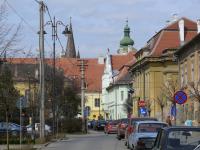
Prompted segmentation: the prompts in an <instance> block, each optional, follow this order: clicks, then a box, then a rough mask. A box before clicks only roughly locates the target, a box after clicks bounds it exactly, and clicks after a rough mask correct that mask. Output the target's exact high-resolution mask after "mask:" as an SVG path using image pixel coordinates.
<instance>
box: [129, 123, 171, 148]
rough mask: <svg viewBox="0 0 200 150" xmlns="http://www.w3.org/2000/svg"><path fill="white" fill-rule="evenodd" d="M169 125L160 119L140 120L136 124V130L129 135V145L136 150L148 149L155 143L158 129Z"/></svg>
mask: <svg viewBox="0 0 200 150" xmlns="http://www.w3.org/2000/svg"><path fill="white" fill-rule="evenodd" d="M166 126H168V124H167V123H164V122H160V121H138V122H135V124H134V131H133V132H132V133H131V134H130V136H129V137H128V143H127V144H128V147H129V148H130V149H134V150H140V149H148V148H151V147H152V146H153V144H154V141H155V139H156V136H157V133H158V131H159V130H160V129H161V128H163V127H166Z"/></svg>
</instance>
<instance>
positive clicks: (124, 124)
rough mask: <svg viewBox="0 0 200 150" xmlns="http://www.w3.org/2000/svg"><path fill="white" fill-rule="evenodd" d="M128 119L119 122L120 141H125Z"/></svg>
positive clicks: (118, 133) (118, 134) (118, 135)
mask: <svg viewBox="0 0 200 150" xmlns="http://www.w3.org/2000/svg"><path fill="white" fill-rule="evenodd" d="M128 121H129V119H128V118H123V119H120V120H119V123H118V126H117V138H118V139H119V140H121V139H123V138H124V137H125V131H126V128H127V126H128Z"/></svg>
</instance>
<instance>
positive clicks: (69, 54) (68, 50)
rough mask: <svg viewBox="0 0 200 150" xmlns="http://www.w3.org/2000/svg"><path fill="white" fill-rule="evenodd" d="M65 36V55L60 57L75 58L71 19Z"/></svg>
mask: <svg viewBox="0 0 200 150" xmlns="http://www.w3.org/2000/svg"><path fill="white" fill-rule="evenodd" d="M66 36H67V38H68V39H67V46H66V50H65V53H64V55H63V56H62V57H65V58H76V57H77V56H76V48H75V43H74V36H73V30H72V23H71V18H70V25H69V33H68V34H66Z"/></svg>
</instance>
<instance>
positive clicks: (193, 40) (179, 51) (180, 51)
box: [175, 33, 200, 55]
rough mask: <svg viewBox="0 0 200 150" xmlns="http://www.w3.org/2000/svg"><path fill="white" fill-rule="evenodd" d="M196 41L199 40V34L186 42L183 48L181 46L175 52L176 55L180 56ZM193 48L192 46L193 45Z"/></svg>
mask: <svg viewBox="0 0 200 150" xmlns="http://www.w3.org/2000/svg"><path fill="white" fill-rule="evenodd" d="M197 40H200V33H199V34H197V35H196V36H195V37H194V38H193V39H191V40H190V41H188V42H186V43H185V44H184V45H183V46H181V47H180V48H179V49H178V50H177V51H176V52H175V54H176V55H179V54H181V53H182V52H183V51H184V50H185V49H186V48H187V47H188V46H190V45H193V43H194V42H195V41H197ZM193 46H194V45H193Z"/></svg>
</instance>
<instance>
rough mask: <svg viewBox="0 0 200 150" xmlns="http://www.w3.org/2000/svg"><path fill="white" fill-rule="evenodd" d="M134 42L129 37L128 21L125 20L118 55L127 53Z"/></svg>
mask: <svg viewBox="0 0 200 150" xmlns="http://www.w3.org/2000/svg"><path fill="white" fill-rule="evenodd" d="M133 44H134V41H133V40H132V39H131V37H130V28H129V26H128V20H126V25H125V27H124V37H123V38H122V40H121V41H120V49H119V50H118V53H127V52H128V51H129V49H132V47H133Z"/></svg>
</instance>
